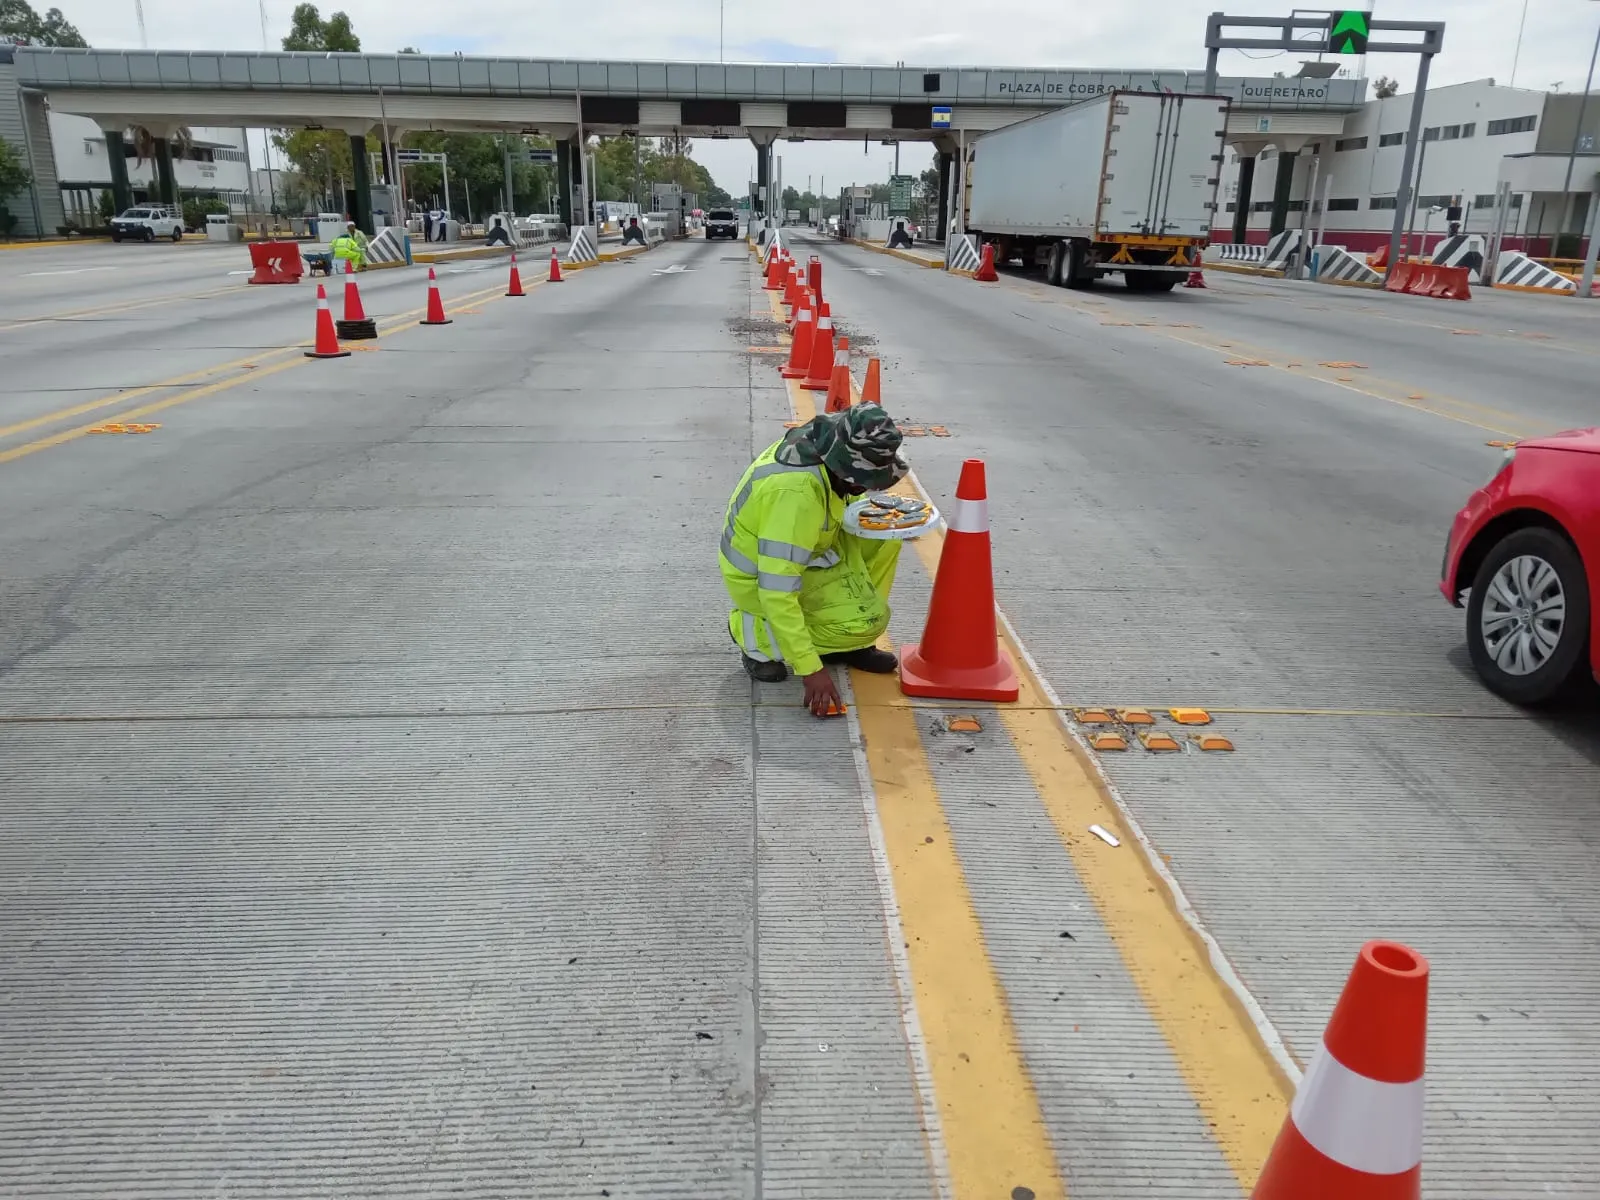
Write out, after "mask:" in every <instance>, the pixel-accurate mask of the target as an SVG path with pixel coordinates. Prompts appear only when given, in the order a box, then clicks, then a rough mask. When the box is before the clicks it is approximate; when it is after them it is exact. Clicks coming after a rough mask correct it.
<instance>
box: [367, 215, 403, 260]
mask: <svg viewBox="0 0 1600 1200" xmlns="http://www.w3.org/2000/svg"><path fill="white" fill-rule="evenodd" d="M367 261H368V262H369V263H380V264H382V265H383V266H386V267H387V266H398V265H400V264H402V263H404V264H405V265H407V266H410V265H411V238H410V237H409V236H408V235H407V234H406V232H405V230H403V229H399V228H396V227H395V226H393V225H385V226H384V227H383V228H382V229H380V230H378V236H377V237H375V238H373V239H372V240H371V241H370V242H368V243H367Z"/></svg>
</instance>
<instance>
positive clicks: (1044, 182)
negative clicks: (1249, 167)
mask: <svg viewBox="0 0 1600 1200" xmlns="http://www.w3.org/2000/svg"><path fill="white" fill-rule="evenodd" d="M1227 128H1228V101H1227V100H1226V99H1225V98H1223V97H1220V96H1177V95H1165V94H1158V93H1151V92H1107V93H1105V94H1104V95H1102V96H1099V97H1096V98H1095V99H1093V100H1086V101H1084V102H1083V103H1082V104H1075V105H1072V106H1071V107H1069V108H1061V109H1056V110H1054V111H1052V112H1047V113H1042V114H1040V115H1039V116H1037V117H1032V118H1030V119H1028V120H1026V121H1019V122H1017V123H1016V124H1015V125H1007V126H1006V127H1005V128H1003V129H996V130H994V131H993V132H991V133H986V134H984V135H983V136H982V137H980V138H979V139H978V140H977V142H976V143H974V146H973V149H972V151H971V153H970V155H969V157H970V165H969V166H968V172H967V187H966V192H967V213H966V218H967V219H966V229H967V232H968V233H971V234H974V235H976V236H977V237H978V239H979V241H980V242H981V243H984V244H991V245H993V246H994V247H995V261H996V262H1006V261H1007V260H1010V259H1014V258H1020V259H1021V260H1022V262H1023V265H1025V266H1034V265H1043V266H1044V267H1045V270H1046V273H1047V277H1048V278H1049V281H1050V282H1051V283H1052V284H1054V285H1056V286H1058V287H1060V286H1065V287H1074V288H1077V287H1087V286H1088V285H1089V284H1090V283H1092V282H1093V281H1094V280H1095V279H1096V278H1098V277H1100V276H1102V275H1109V274H1111V273H1112V272H1115V271H1121V272H1122V275H1123V278H1124V279H1125V280H1126V281H1127V285H1128V288H1129V289H1130V290H1132V291H1150V292H1154V291H1168V290H1170V289H1171V288H1172V287H1173V285H1175V284H1176V283H1178V281H1179V280H1181V279H1183V278H1184V276H1185V275H1187V274H1188V272H1190V271H1192V270H1194V269H1195V268H1197V267H1198V266H1199V265H1200V255H1201V252H1202V251H1203V250H1204V249H1205V246H1206V243H1207V242H1208V240H1209V239H1210V236H1211V225H1212V222H1213V221H1214V220H1215V219H1216V215H1217V186H1218V181H1219V179H1220V177H1221V174H1222V161H1223V151H1224V142H1225V139H1226V136H1227Z"/></svg>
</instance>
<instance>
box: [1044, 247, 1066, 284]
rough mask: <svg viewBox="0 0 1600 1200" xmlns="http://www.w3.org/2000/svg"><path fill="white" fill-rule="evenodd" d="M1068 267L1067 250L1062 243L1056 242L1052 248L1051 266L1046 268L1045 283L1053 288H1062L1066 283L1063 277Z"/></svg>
mask: <svg viewBox="0 0 1600 1200" xmlns="http://www.w3.org/2000/svg"><path fill="white" fill-rule="evenodd" d="M1066 267H1067V248H1066V245H1065V244H1064V243H1062V242H1056V243H1055V244H1053V245H1052V246H1051V247H1050V265H1049V266H1047V267H1046V268H1045V271H1044V281H1045V282H1046V283H1048V284H1049V285H1050V286H1051V287H1060V286H1061V285H1062V283H1063V282H1064V280H1063V278H1062V276H1063V274H1064V272H1065V271H1066Z"/></svg>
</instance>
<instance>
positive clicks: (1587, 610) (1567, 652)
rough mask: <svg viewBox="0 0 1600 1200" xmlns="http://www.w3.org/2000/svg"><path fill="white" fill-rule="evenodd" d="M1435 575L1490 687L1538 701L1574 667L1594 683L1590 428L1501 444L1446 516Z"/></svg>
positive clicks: (1597, 475) (1597, 436) (1597, 439)
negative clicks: (1476, 484)
mask: <svg viewBox="0 0 1600 1200" xmlns="http://www.w3.org/2000/svg"><path fill="white" fill-rule="evenodd" d="M1442 575H1443V578H1442V579H1441V580H1440V582H1439V590H1440V591H1441V592H1443V593H1444V597H1445V599H1446V600H1448V601H1450V603H1451V604H1454V605H1455V606H1456V607H1458V608H1459V607H1461V606H1462V603H1463V597H1465V605H1466V610H1467V651H1468V653H1469V654H1470V655H1471V657H1472V665H1473V667H1474V668H1475V669H1476V670H1477V672H1478V674H1479V675H1480V676H1481V677H1482V678H1483V681H1484V683H1486V684H1488V686H1489V688H1490V689H1491V690H1492V691H1495V692H1498V693H1499V694H1500V695H1502V696H1504V697H1505V698H1506V699H1507V700H1511V701H1513V702H1515V703H1517V704H1538V703H1541V702H1543V701H1547V700H1552V699H1555V698H1556V697H1557V696H1558V695H1560V694H1561V693H1562V692H1563V691H1564V690H1565V689H1566V687H1567V685H1568V684H1569V683H1570V682H1572V681H1573V680H1575V679H1577V678H1580V676H1579V674H1578V672H1579V671H1580V669H1582V668H1584V667H1587V669H1588V670H1589V671H1590V672H1591V673H1593V674H1594V676H1595V677H1596V678H1597V679H1600V609H1597V608H1596V607H1595V606H1594V604H1593V601H1594V598H1595V597H1596V596H1597V595H1600V429H1575V430H1572V431H1570V432H1568V433H1558V434H1555V435H1553V436H1551V437H1546V438H1534V439H1531V440H1529V441H1525V442H1518V443H1516V444H1515V445H1514V446H1512V447H1511V448H1510V449H1508V450H1507V451H1506V453H1505V458H1504V460H1503V461H1502V462H1501V464H1500V467H1499V469H1498V470H1497V471H1496V472H1495V475H1494V478H1493V479H1491V480H1490V481H1489V482H1488V483H1487V484H1485V485H1484V486H1483V487H1481V488H1479V489H1478V490H1477V491H1476V492H1474V493H1472V496H1471V497H1470V498H1469V499H1468V500H1467V505H1466V507H1465V508H1463V509H1462V510H1461V511H1460V512H1459V513H1457V514H1456V519H1455V523H1454V524H1453V525H1452V526H1451V529H1450V540H1449V542H1447V543H1446V545H1445V552H1444V569H1443V572H1442Z"/></svg>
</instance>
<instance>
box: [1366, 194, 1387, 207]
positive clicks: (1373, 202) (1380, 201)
mask: <svg viewBox="0 0 1600 1200" xmlns="http://www.w3.org/2000/svg"><path fill="white" fill-rule="evenodd" d="M1367 207H1368V208H1388V209H1392V208H1393V207H1394V197H1393V196H1373V197H1372V198H1371V199H1370V200H1368V201H1367Z"/></svg>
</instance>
